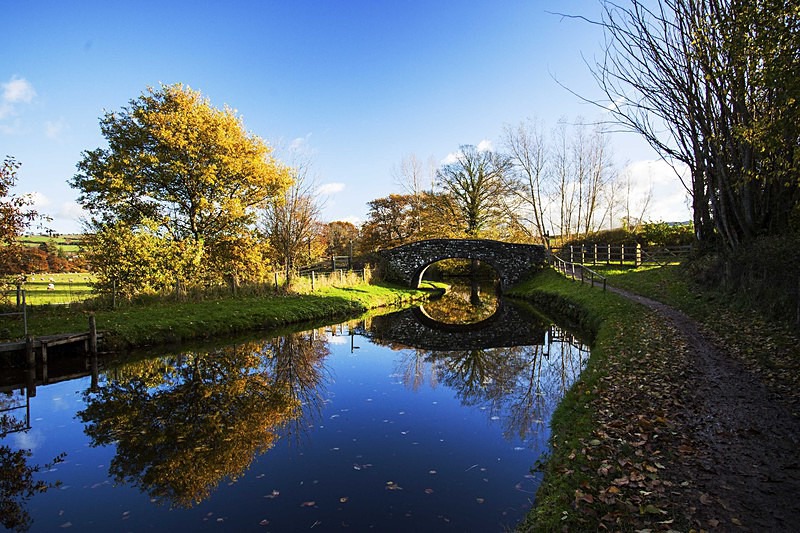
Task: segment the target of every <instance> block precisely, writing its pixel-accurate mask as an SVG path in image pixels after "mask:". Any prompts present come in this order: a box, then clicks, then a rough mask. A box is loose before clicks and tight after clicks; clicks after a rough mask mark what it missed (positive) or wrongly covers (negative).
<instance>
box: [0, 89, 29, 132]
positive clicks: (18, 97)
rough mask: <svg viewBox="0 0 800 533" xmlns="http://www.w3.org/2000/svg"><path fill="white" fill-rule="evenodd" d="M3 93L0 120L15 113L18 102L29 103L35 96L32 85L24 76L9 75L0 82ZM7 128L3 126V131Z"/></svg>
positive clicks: (0, 103)
mask: <svg viewBox="0 0 800 533" xmlns="http://www.w3.org/2000/svg"><path fill="white" fill-rule="evenodd" d="M0 87H2V90H3V95H2V97H0V120H2V119H5V118H7V117H10V116H11V115H13V114H15V113H16V110H17V106H18V105H19V104H29V103H31V101H33V99H34V97H35V96H36V91H35V90H34V88H33V85H31V84H30V82H29V81H28V80H26V79H25V78H20V77H18V76H11V79H10V80H9V81H7V82H6V83H2V84H0ZM5 130H7V128H4V131H5Z"/></svg>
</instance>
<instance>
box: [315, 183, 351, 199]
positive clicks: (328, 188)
mask: <svg viewBox="0 0 800 533" xmlns="http://www.w3.org/2000/svg"><path fill="white" fill-rule="evenodd" d="M344 187H345V185H344V183H336V182H334V183H323V184H322V185H320V186H319V187H317V194H319V195H321V196H330V195H332V194H336V193H339V192H342V191H343V190H344Z"/></svg>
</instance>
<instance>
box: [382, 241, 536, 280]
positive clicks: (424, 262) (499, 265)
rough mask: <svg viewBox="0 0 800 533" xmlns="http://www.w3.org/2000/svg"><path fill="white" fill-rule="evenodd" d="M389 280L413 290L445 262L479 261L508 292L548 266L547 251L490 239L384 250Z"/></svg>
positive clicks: (416, 245) (406, 246)
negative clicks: (428, 272) (429, 271)
mask: <svg viewBox="0 0 800 533" xmlns="http://www.w3.org/2000/svg"><path fill="white" fill-rule="evenodd" d="M380 253H381V257H382V259H383V261H384V268H385V272H386V277H387V279H389V280H392V281H399V282H402V283H405V284H407V285H409V286H410V287H412V288H417V287H419V283H420V281H421V280H422V276H423V275H424V274H425V270H426V269H427V268H428V267H429V266H430V265H432V264H433V263H436V262H437V261H441V260H443V259H477V260H479V261H481V262H484V263H488V264H489V265H491V266H492V267H493V268H494V269H495V270H496V271H497V274H498V276H499V278H500V288H501V290H503V291H505V290H506V289H508V288H509V287H511V286H512V285H514V284H516V283H519V282H520V281H522V280H523V279H525V278H526V277H528V276H529V275H531V274H532V273H533V272H535V271H537V270H539V269H540V268H542V266H544V264H545V263H546V259H547V258H546V254H545V248H544V246H541V245H536V244H517V243H509V242H501V241H494V240H490V239H429V240H425V241H417V242H412V243H409V244H404V245H403V246H398V247H396V248H392V249H390V250H382V251H381V252H380Z"/></svg>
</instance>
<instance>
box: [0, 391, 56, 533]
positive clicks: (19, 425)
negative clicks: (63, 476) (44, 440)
mask: <svg viewBox="0 0 800 533" xmlns="http://www.w3.org/2000/svg"><path fill="white" fill-rule="evenodd" d="M27 407H28V406H27V405H22V403H21V398H20V397H19V394H17V393H16V391H9V392H6V393H2V394H0V439H2V438H4V437H6V436H7V435H9V434H11V433H16V432H26V431H28V430H29V429H30V412H29V411H28V412H26V414H25V416H24V418H20V417H18V416H15V415H16V414H17V413H15V411H18V410H20V409H22V408H26V409H27ZM30 456H31V452H30V450H27V449H21V450H15V449H13V448H12V447H11V446H8V445H6V444H3V445H2V446H0V524H2V525H3V527H5V528H6V529H12V530H14V531H27V530H28V529H29V528H30V526H31V523H32V519H31V516H30V514H29V513H28V510H27V509H26V503H27V502H28V500H30V498H31V497H32V496H33V495H35V494H38V493H42V492H46V491H47V490H48V489H50V488H53V487H57V486H58V485H59V483H58V482H55V483H46V482H44V481H34V479H33V476H34V474H36V473H38V472H40V471H42V470H48V469H50V468H51V467H52V466H53V465H54V464H56V463H59V462H61V461H62V460H63V458H64V455H63V454H62V455H60V456H58V457H56V458H55V459H54V460H53V462H52V463H51V464H48V465H44V466H39V465H31V464H28V458H29V457H30Z"/></svg>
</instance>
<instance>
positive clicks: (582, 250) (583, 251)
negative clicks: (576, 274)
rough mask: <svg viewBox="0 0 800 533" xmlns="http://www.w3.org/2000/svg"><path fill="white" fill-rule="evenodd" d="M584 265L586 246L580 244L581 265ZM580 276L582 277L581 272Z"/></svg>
mask: <svg viewBox="0 0 800 533" xmlns="http://www.w3.org/2000/svg"><path fill="white" fill-rule="evenodd" d="M585 263H586V245H584V244H581V264H582V265H583V264H585ZM581 276H583V273H582V271H581Z"/></svg>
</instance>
